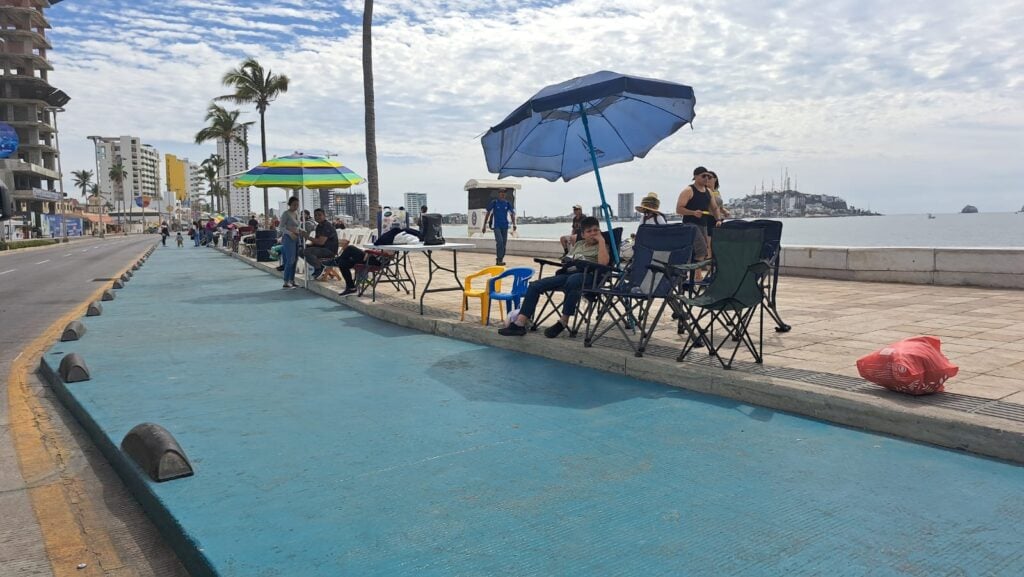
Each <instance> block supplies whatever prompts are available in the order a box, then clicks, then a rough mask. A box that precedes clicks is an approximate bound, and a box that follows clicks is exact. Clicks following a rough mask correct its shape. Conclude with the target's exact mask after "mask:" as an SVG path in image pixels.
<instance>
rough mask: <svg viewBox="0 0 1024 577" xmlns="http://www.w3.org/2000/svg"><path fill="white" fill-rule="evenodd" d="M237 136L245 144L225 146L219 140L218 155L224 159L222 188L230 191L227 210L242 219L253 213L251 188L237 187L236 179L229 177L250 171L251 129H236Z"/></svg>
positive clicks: (243, 127)
mask: <svg viewBox="0 0 1024 577" xmlns="http://www.w3.org/2000/svg"><path fill="white" fill-rule="evenodd" d="M235 136H236V137H238V139H239V140H241V141H242V142H243V143H244V144H241V143H239V142H238V141H236V140H232V141H231V142H230V143H227V144H225V142H224V141H223V140H218V141H217V154H218V155H219V156H220V157H221V158H223V159H224V167H223V168H221V178H222V180H221V186H224V187H226V188H227V189H228V199H227V200H228V202H227V205H226V206H225V209H226V210H228V211H229V212H230V213H231V216H239V217H241V216H244V215H248V214H251V213H252V207H251V205H250V202H249V188H248V187H244V188H238V187H235V186H234V185H233V184H231V183H232V182H234V179H230V178H228V176H229V175H232V174H239V173H241V172H245V171H247V170H249V127H248V126H239V127H238V128H236V129H235ZM225 181H229V182H225Z"/></svg>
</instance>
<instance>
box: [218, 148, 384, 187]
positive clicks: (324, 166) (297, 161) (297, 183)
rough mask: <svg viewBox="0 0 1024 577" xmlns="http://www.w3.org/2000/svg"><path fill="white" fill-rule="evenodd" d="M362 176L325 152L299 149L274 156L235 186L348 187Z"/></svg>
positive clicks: (251, 170)
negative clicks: (305, 152) (312, 152)
mask: <svg viewBox="0 0 1024 577" xmlns="http://www.w3.org/2000/svg"><path fill="white" fill-rule="evenodd" d="M363 181H364V179H363V177H361V176H359V175H358V174H356V173H355V172H352V170H351V169H349V168H348V167H345V166H342V164H341V163H340V162H335V161H333V160H331V159H329V158H325V157H323V156H311V155H307V154H302V153H301V152H297V153H295V154H292V155H289V156H279V157H277V158H272V159H270V160H268V161H266V162H264V163H262V164H260V165H259V166H257V167H255V168H252V169H250V170H249V171H247V172H245V173H244V174H242V175H241V176H239V177H238V178H236V179H235V186H258V187H261V188H264V187H266V188H270V187H278V188H348V187H350V186H354V185H356V184H360V183H362V182H363Z"/></svg>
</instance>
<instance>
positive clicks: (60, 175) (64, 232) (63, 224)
mask: <svg viewBox="0 0 1024 577" xmlns="http://www.w3.org/2000/svg"><path fill="white" fill-rule="evenodd" d="M46 110H47V111H48V112H50V113H51V114H53V138H54V144H56V145H57V183H58V185H57V186H58V190H59V191H60V228H61V236H63V237H64V242H67V241H68V222H67V214H66V211H65V208H66V207H65V204H66V203H65V202H64V171H63V170H61V164H60V156H61V154H60V130H59V129H58V128H57V113H59V112H64V109H63V108H61V107H60V106H47V107H46Z"/></svg>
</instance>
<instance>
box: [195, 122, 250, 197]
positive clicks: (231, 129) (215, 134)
mask: <svg viewBox="0 0 1024 577" xmlns="http://www.w3.org/2000/svg"><path fill="white" fill-rule="evenodd" d="M240 114H242V113H241V112H240V111H238V110H227V109H226V108H224V107H223V106H220V105H218V104H212V103H211V104H210V107H209V108H207V109H206V118H204V120H206V121H207V122H209V125H207V126H206V128H204V129H202V130H200V131H199V132H197V133H196V144H202V143H204V142H206V141H208V140H220V141H223V142H224V156H225V157H226V158H231V143H232V142H234V143H236V144H240V145H242V146H243V147H248V145H247V144H246V142H245V139H244V138H242V137H241V136H239V135H238V133H239V132H240V131H239V130H238V129H239V128H241V127H243V126H251V125H252V122H239V121H238V116H239V115H240ZM221 166H223V164H221ZM225 188H226V187H225ZM228 213H229V214H230V213H231V196H230V195H229V196H228Z"/></svg>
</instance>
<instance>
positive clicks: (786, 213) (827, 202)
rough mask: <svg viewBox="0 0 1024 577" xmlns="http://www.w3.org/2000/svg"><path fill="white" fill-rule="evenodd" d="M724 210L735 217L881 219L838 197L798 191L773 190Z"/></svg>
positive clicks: (727, 204)
mask: <svg viewBox="0 0 1024 577" xmlns="http://www.w3.org/2000/svg"><path fill="white" fill-rule="evenodd" d="M725 207H726V208H727V209H728V210H729V212H730V213H732V216H734V217H736V218H779V217H824V216H879V214H878V213H877V212H871V211H870V210H862V209H859V208H857V207H855V206H853V205H847V204H846V201H845V200H843V199H842V198H839V197H838V196H830V195H827V194H805V193H802V192H799V191H797V190H773V191H765V192H761V193H760V194H757V193H755V194H748V195H747V196H745V197H743V198H740V199H735V198H734V199H731V200H729V202H727V203H725Z"/></svg>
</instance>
